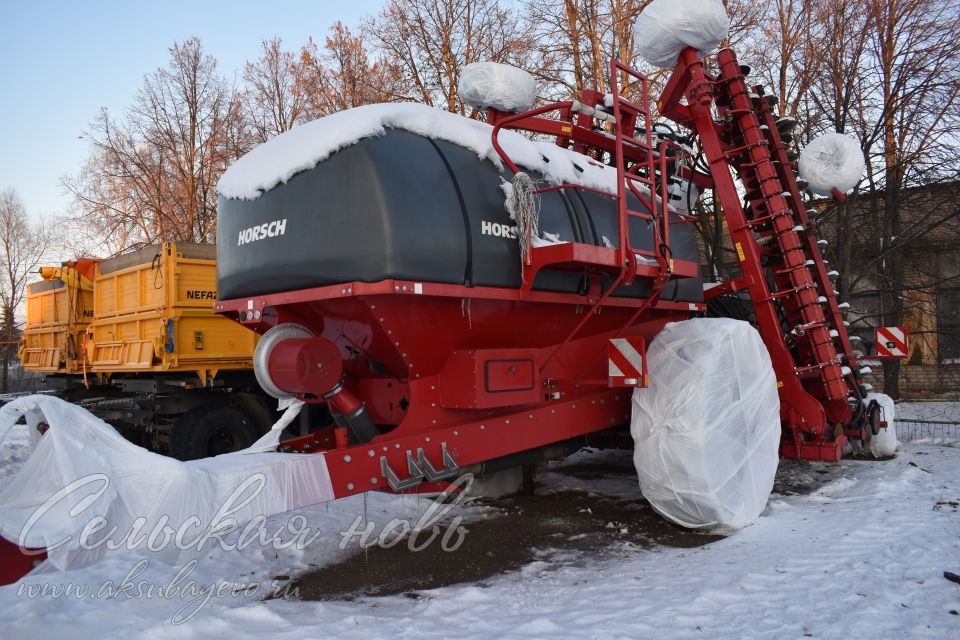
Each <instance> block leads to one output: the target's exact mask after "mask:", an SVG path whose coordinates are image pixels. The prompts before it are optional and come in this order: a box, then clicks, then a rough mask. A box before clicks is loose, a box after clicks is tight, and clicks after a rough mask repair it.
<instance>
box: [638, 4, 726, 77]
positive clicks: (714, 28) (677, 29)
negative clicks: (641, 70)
mask: <svg viewBox="0 0 960 640" xmlns="http://www.w3.org/2000/svg"><path fill="white" fill-rule="evenodd" d="M729 32H730V18H729V17H728V16H727V11H726V9H724V7H723V2H721V0H653V2H651V3H650V4H649V5H647V6H646V8H644V10H643V11H642V12H641V13H640V17H638V18H637V21H636V23H635V24H634V25H633V37H634V41H635V42H636V43H637V49H638V50H639V52H640V55H641V56H643V59H644V60H646V61H647V62H648V63H649V64H651V65H653V66H654V67H672V66H674V65H675V64H677V58H678V57H679V55H680V52H681V51H683V50H684V49H686V48H687V47H694V48H696V49H697V50H698V51H699V52H700V55H705V54H706V53H709V52H710V51H713V50H714V49H716V48H717V47H719V46H720V42H722V41H723V40H725V39H726V38H727V36H728V35H729Z"/></svg>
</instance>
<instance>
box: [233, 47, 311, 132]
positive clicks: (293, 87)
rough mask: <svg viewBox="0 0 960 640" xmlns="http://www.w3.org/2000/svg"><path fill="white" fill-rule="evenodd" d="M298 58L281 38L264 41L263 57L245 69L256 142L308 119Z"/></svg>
mask: <svg viewBox="0 0 960 640" xmlns="http://www.w3.org/2000/svg"><path fill="white" fill-rule="evenodd" d="M300 70H301V67H300V65H299V64H298V60H297V56H296V55H295V54H294V53H292V52H290V51H285V50H284V49H283V43H282V42H281V40H280V38H273V39H272V40H264V41H263V54H262V55H261V56H260V58H259V59H257V60H256V61H254V62H248V63H247V64H246V66H245V67H244V71H243V80H244V82H245V83H246V92H245V94H244V102H245V106H246V110H247V114H248V117H249V120H250V125H251V127H252V128H253V132H254V135H255V137H256V141H257V142H266V141H267V140H269V139H270V138H272V137H273V136H275V135H277V134H279V133H283V132H284V131H287V130H288V129H290V128H291V127H293V126H294V125H295V124H297V123H298V122H300V121H302V120H305V119H306V118H307V116H308V111H307V109H308V96H307V95H306V91H305V87H304V83H303V81H302V78H301V73H300Z"/></svg>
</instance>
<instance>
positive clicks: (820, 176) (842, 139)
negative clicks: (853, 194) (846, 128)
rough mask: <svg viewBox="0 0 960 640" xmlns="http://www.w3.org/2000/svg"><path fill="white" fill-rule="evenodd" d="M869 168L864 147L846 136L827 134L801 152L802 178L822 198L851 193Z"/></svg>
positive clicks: (812, 141)
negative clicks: (837, 192) (834, 191)
mask: <svg viewBox="0 0 960 640" xmlns="http://www.w3.org/2000/svg"><path fill="white" fill-rule="evenodd" d="M866 166H867V165H866V162H865V161H864V159H863V150H862V149H861V148H860V143H858V142H857V141H856V140H854V139H853V138H851V137H849V136H845V135H843V134H842V133H825V134H823V135H822V136H818V137H816V138H814V139H813V140H811V141H810V144H808V145H807V146H806V147H804V148H803V150H801V151H800V177H801V178H803V179H804V180H806V181H807V183H808V184H809V189H810V191H812V192H814V193H815V194H817V195H821V196H829V195H830V194H832V193H833V190H834V189H837V190H839V191H840V192H841V193H846V192H848V191H850V190H851V189H853V188H854V187H855V186H857V183H858V182H860V178H862V177H863V172H864V170H865V169H866Z"/></svg>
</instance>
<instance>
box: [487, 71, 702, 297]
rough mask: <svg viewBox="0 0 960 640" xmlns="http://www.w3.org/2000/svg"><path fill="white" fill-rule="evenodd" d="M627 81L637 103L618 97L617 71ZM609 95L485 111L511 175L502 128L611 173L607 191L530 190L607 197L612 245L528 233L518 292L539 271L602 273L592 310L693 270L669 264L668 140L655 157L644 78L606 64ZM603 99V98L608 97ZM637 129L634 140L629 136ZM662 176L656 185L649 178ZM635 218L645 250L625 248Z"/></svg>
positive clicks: (655, 290)
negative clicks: (546, 239)
mask: <svg viewBox="0 0 960 640" xmlns="http://www.w3.org/2000/svg"><path fill="white" fill-rule="evenodd" d="M620 73H623V74H624V75H626V76H630V77H632V78H633V79H634V80H636V81H637V83H638V84H639V87H640V91H641V101H640V104H636V103H634V102H632V101H630V100H627V99H626V98H624V97H623V96H622V95H621V94H620V86H619V74H620ZM610 75H611V94H610V96H605V95H604V94H602V93H600V92H598V91H594V90H586V91H584V92H582V93H581V96H580V99H579V100H572V101H565V102H557V103H552V104H548V105H545V106H542V107H539V108H537V109H533V110H531V111H527V112H524V113H519V114H504V113H501V112H498V111H495V110H491V111H490V112H489V121H490V123H491V124H493V125H494V128H493V132H492V142H493V147H494V149H496V151H497V153H498V154H499V155H500V157H501V158H502V159H503V161H504V163H505V164H506V166H507V167H508V168H509V169H510V170H511V171H512V172H513V173H518V172H519V171H520V169H519V167H517V165H516V164H515V163H514V162H513V160H511V158H510V156H509V154H508V153H507V152H506V151H505V150H504V149H503V148H502V146H501V145H500V142H499V139H498V135H499V132H500V131H501V130H502V129H504V128H506V129H514V130H523V131H530V132H534V133H548V134H551V135H555V136H556V142H557V144H558V145H559V146H561V147H564V148H571V147H572V149H573V150H574V151H578V152H581V153H587V154H589V153H590V152H591V151H593V150H595V151H597V152H599V153H600V154H603V153H607V154H609V156H610V160H612V161H613V164H614V166H615V168H616V171H617V190H616V192H607V191H603V190H599V189H594V188H590V187H586V186H583V185H579V184H561V185H553V186H548V187H544V188H541V189H539V190H537V193H545V192H548V191H554V190H558V189H580V190H584V191H592V192H595V193H599V194H601V195H604V196H607V197H610V198H613V199H615V200H616V202H617V218H618V236H619V237H618V240H619V242H618V244H617V246H616V247H615V248H610V247H602V246H597V245H593V244H585V243H579V242H565V243H561V244H553V245H546V246H541V247H534V246H533V238H531V237H529V233H528V235H527V237H526V238H523V239H522V241H523V242H525V244H526V246H525V248H526V252H525V255H526V260H525V261H524V264H523V283H522V293H523V295H524V296H526V295H529V293H530V291H531V290H532V287H533V283H534V281H535V280H536V277H537V274H539V272H540V271H541V270H543V269H552V270H558V271H571V272H576V273H587V274H590V273H594V274H596V273H602V274H609V275H612V276H613V278H614V279H613V282H612V284H611V285H610V286H609V287H607V289H606V291H605V293H604V294H603V296H601V297H600V298H599V299H598V300H596V302H595V303H594V306H595V307H597V306H600V305H601V304H602V303H603V302H604V301H605V300H606V298H607V297H608V296H609V295H610V294H612V293H613V291H614V290H615V289H616V288H617V287H619V286H620V285H621V284H625V285H630V284H632V283H633V282H634V280H635V279H636V278H646V279H649V280H651V283H652V284H651V294H650V298H651V299H652V300H655V299H656V298H657V297H658V296H659V294H660V291H661V290H662V288H663V286H664V285H665V284H666V283H667V282H668V281H669V280H670V279H671V278H688V277H695V276H696V275H697V272H698V269H697V265H696V263H695V262H691V261H679V260H673V259H672V258H671V257H670V255H669V241H670V224H671V216H673V217H674V218H676V217H677V216H678V215H679V214H677V213H676V212H673V211H671V209H670V208H669V206H668V204H667V203H668V194H667V188H668V184H667V180H666V176H667V175H668V172H667V165H668V162H669V161H670V159H669V158H668V154H667V153H666V148H667V145H668V144H670V143H669V142H666V141H665V142H663V143H662V144H661V146H660V149H659V152H655V151H654V141H653V130H652V124H653V119H652V118H651V116H650V109H649V106H648V105H649V81H648V80H647V78H646V77H645V76H643V75H642V74H640V73H638V72H637V71H635V70H633V69H631V68H629V67H627V66H625V65H622V64H620V63H619V62H618V61H616V60H614V61H613V62H612V63H611V65H610ZM608 98H609V100H608ZM551 112H559V118H544V117H542V116H543V115H545V114H547V113H551ZM595 121H600V122H602V123H605V124H608V125H610V126H611V127H612V129H613V134H612V135H611V134H608V133H606V132H605V131H598V129H597V127H596V126H595ZM637 131H639V132H640V137H637V134H636V132H637ZM658 172H659V173H660V175H661V176H663V179H662V180H661V181H660V184H659V185H658V184H657V179H656V176H657V173H658ZM628 194H632V195H633V196H634V197H636V198H637V200H639V201H640V203H641V204H642V205H643V206H644V207H645V208H646V209H647V211H637V210H635V209H631V208H630V207H629V203H628ZM631 218H639V219H642V220H646V221H648V222H651V223H652V225H651V226H652V231H653V249H649V250H648V249H640V248H637V247H634V246H632V245H631V239H630V219H631Z"/></svg>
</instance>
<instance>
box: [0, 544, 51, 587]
mask: <svg viewBox="0 0 960 640" xmlns="http://www.w3.org/2000/svg"><path fill="white" fill-rule="evenodd" d="M46 559H47V553H46V552H45V551H44V550H42V549H27V551H26V553H25V552H24V551H23V550H22V549H20V547H19V546H17V545H16V544H15V543H13V542H10V541H9V540H7V539H6V538H2V537H0V585H5V584H13V583H14V582H16V581H17V580H19V579H20V578H22V577H23V576H25V575H27V574H28V573H30V572H31V571H33V568H34V567H35V566H37V565H38V564H40V563H41V562H43V561H44V560H46Z"/></svg>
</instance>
